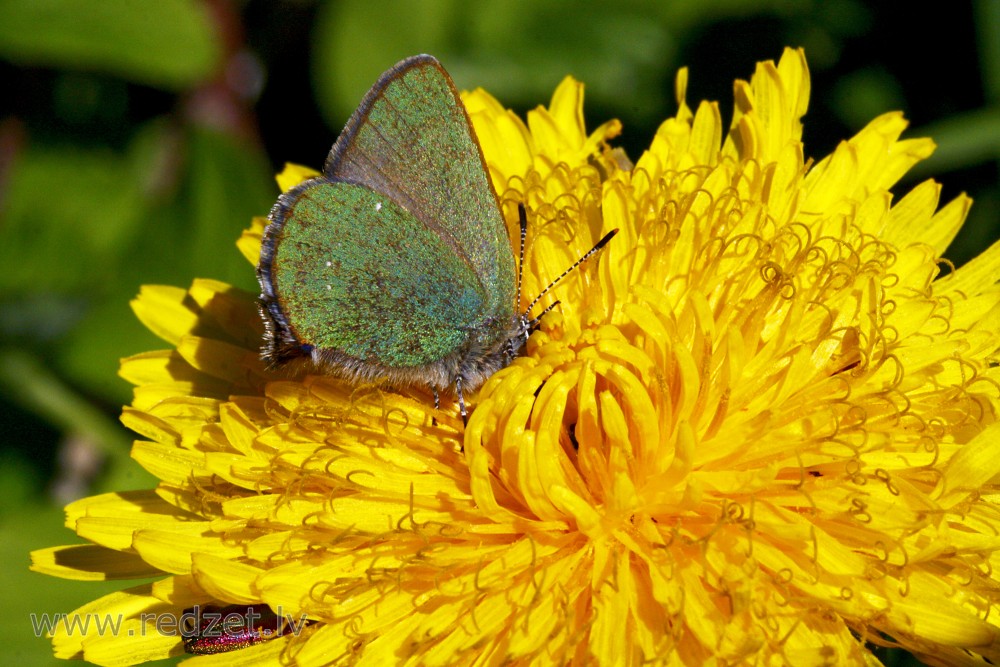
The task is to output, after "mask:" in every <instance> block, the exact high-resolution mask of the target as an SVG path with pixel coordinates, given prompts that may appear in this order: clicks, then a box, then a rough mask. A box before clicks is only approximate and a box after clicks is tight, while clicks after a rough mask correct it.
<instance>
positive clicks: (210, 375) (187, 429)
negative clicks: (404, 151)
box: [34, 50, 1000, 665]
mask: <svg viewBox="0 0 1000 667" xmlns="http://www.w3.org/2000/svg"><path fill="white" fill-rule="evenodd" d="M685 84H686V73H685V72H684V71H682V72H681V73H680V75H679V76H678V79H677V96H678V100H679V102H680V109H679V111H678V113H677V115H676V117H674V118H671V119H668V120H667V121H666V122H664V123H663V124H662V125H661V126H660V128H659V130H658V131H657V133H656V136H655V137H654V138H653V140H652V142H651V144H650V146H649V148H648V150H647V151H646V152H645V153H644V154H643V155H641V156H638V159H637V160H636V161H635V164H634V166H632V165H629V164H627V162H626V161H625V160H623V159H622V156H621V155H620V154H619V153H616V152H614V151H612V150H611V149H610V148H609V146H608V140H609V139H611V138H613V136H614V135H616V134H617V133H618V131H619V129H620V128H619V126H618V124H617V123H609V124H606V125H604V126H602V127H601V128H599V129H598V130H597V131H596V132H593V133H591V134H589V135H588V134H587V132H586V131H585V129H584V126H583V120H582V111H581V109H582V99H583V95H582V86H581V85H580V84H579V83H577V82H575V81H573V80H572V79H567V80H566V81H564V82H563V83H562V84H561V85H560V86H559V88H558V89H557V91H556V93H555V95H554V97H553V100H552V103H551V105H550V107H549V108H548V109H543V108H540V109H537V110H535V111H533V112H530V113H529V114H528V117H527V122H526V123H525V122H522V120H521V119H520V118H518V117H517V116H515V115H513V114H512V113H510V112H508V111H507V110H505V109H504V108H503V107H502V106H501V105H500V104H499V103H497V101H496V100H494V99H493V98H492V97H490V96H489V95H488V94H487V93H485V92H483V91H481V90H477V91H474V92H472V93H470V94H467V95H466V96H465V97H464V101H465V104H466V106H467V108H468V110H469V112H470V115H471V117H472V120H473V123H474V125H475V129H476V132H477V134H478V137H479V139H480V141H481V143H482V147H483V151H484V153H485V155H486V158H487V162H488V163H489V167H490V171H491V175H492V178H493V181H494V183H495V184H496V186H497V189H498V191H499V192H500V193H501V200H502V202H503V207H504V210H505V214H506V217H507V220H508V222H509V224H510V225H511V230H512V231H514V230H515V228H516V208H517V204H518V203H521V202H523V203H524V204H525V205H526V207H527V208H528V210H529V220H530V221H531V222H530V226H529V234H528V235H529V247H528V252H527V257H526V265H525V268H524V276H525V285H524V293H525V294H526V295H533V294H537V293H538V292H539V291H540V290H541V289H543V288H544V287H545V285H546V284H547V283H548V281H550V280H551V279H552V278H553V277H554V276H556V275H558V274H559V273H561V272H562V271H563V270H564V269H565V268H566V267H567V266H569V265H570V264H571V263H572V262H573V261H574V260H575V259H576V258H578V257H579V256H580V255H581V254H582V253H583V252H585V251H586V250H587V249H589V248H590V247H591V246H592V245H593V244H594V243H595V242H596V241H597V240H598V239H599V238H601V236H602V235H603V234H605V233H606V232H607V231H609V230H610V229H613V228H618V229H620V230H621V231H620V233H619V234H618V236H617V237H616V238H615V239H614V240H613V241H612V242H611V243H610V244H609V245H608V246H607V248H605V250H604V251H603V253H602V254H601V255H600V256H599V258H596V261H593V262H591V263H590V264H588V265H587V266H585V267H584V268H582V269H581V270H578V271H576V272H574V273H573V274H571V275H570V277H569V278H567V280H566V281H565V284H563V285H561V286H560V288H559V293H558V298H559V299H560V301H561V306H560V307H559V308H558V309H556V310H554V311H553V312H552V313H551V314H550V315H549V316H547V317H546V318H545V320H544V321H543V325H542V329H541V330H540V331H537V332H536V333H535V334H534V335H533V336H532V337H531V340H530V341H529V344H528V349H527V351H526V353H525V354H524V355H523V356H522V357H520V358H518V359H516V360H515V361H514V363H512V364H511V365H510V366H509V367H507V368H505V369H503V370H501V371H500V372H498V373H496V374H495V375H494V376H493V377H492V378H490V379H489V380H488V381H487V382H486V384H485V385H484V386H483V387H482V388H481V390H480V391H479V392H478V395H473V396H471V397H469V399H470V400H469V402H470V405H471V406H472V414H471V418H470V420H469V423H468V425H467V427H465V428H463V426H462V423H461V420H460V419H459V418H458V416H457V412H456V410H455V409H454V406H451V405H446V406H444V409H442V410H441V411H435V410H434V409H433V402H432V401H431V400H430V398H429V394H427V393H426V392H423V391H421V390H419V389H415V390H411V391H409V392H394V391H387V390H382V389H380V388H379V387H371V386H352V385H350V384H348V383H346V382H344V381H342V380H338V379H334V378H329V377H320V376H304V377H301V378H295V379H287V378H286V379H278V378H276V377H275V376H269V375H268V374H267V373H266V372H265V371H264V369H263V366H262V364H261V362H260V360H259V358H258V349H259V347H260V336H261V325H260V321H259V317H258V315H257V313H256V310H255V298H256V295H254V294H249V293H245V292H242V291H239V290H236V289H234V288H232V287H230V286H228V285H224V284H221V283H218V282H214V281H210V280H196V281H195V282H194V283H193V285H192V286H191V287H190V289H187V290H183V289H178V288H171V287H149V288H146V289H144V290H143V291H142V293H141V294H140V295H139V297H138V299H137V300H136V301H135V304H134V306H135V311H136V313H137V314H138V316H139V317H140V318H141V319H142V321H143V322H144V323H146V324H147V325H148V326H149V327H150V328H151V329H152V330H153V331H155V332H156V333H158V334H159V335H160V336H162V337H163V338H164V339H165V340H166V341H167V342H168V343H169V344H170V349H168V350H165V351H160V352H150V353H148V354H143V355H139V356H136V357H132V358H129V359H126V360H124V361H123V363H122V370H121V373H122V375H123V376H124V377H125V378H126V379H128V380H129V381H131V382H133V383H134V384H135V385H136V391H135V400H134V402H133V404H132V405H131V406H130V407H128V408H126V409H125V412H124V415H123V420H124V422H125V423H126V424H127V425H128V426H129V427H131V428H132V429H134V430H135V431H136V432H137V433H139V434H140V435H141V436H142V437H143V439H142V440H140V441H138V442H136V444H135V447H134V450H133V457H134V458H135V459H136V461H138V462H139V463H140V464H141V465H142V466H143V467H144V468H146V469H147V470H149V471H150V472H152V473H153V474H154V475H156V476H157V477H158V478H159V479H160V483H159V485H158V486H157V488H156V489H154V490H151V491H148V492H139V493H121V494H109V495H104V496H98V497H95V498H88V499H85V500H82V501H79V502H76V503H73V504H72V505H70V506H69V508H68V510H67V514H68V516H67V525H68V526H69V527H70V528H72V529H73V530H75V531H76V532H77V533H78V534H79V535H80V536H82V537H84V538H86V539H87V540H89V541H90V542H91V543H92V545H88V546H76V547H62V548H55V549H51V550H45V551H41V552H37V553H36V554H35V555H34V556H35V561H34V562H35V565H34V567H35V569H37V570H39V571H42V572H46V573H49V574H53V575H56V576H61V577H66V578H73V579H112V578H134V577H145V578H152V579H153V583H149V584H143V585H140V586H137V587H134V588H130V589H126V590H123V591H121V592H119V593H115V594H113V595H109V596H107V597H104V598H101V599H99V600H95V601H94V602H92V603H90V604H88V605H86V606H84V607H82V608H81V609H78V610H77V611H76V612H75V613H74V614H75V615H74V616H73V617H74V618H78V619H88V618H90V619H95V618H99V617H102V616H105V617H106V616H115V617H117V618H120V619H123V621H122V623H121V625H120V627H118V628H117V631H116V632H113V633H108V632H105V633H99V632H96V631H90V632H85V633H81V632H71V631H69V630H66V629H57V630H56V632H55V633H54V637H53V641H54V644H55V651H56V654H57V655H58V656H59V657H65V658H70V657H83V658H85V659H87V660H90V661H92V662H95V663H98V664H104V665H122V664H131V663H137V662H141V661H144V660H150V659H157V658H163V657H166V656H168V655H174V654H178V653H180V652H182V651H183V649H184V642H183V640H182V638H181V637H180V635H179V634H178V633H177V632H169V631H166V630H164V629H163V628H158V627H154V625H155V624H156V623H157V622H158V621H162V619H164V618H179V617H180V616H181V614H183V613H184V612H185V611H187V610H190V609H192V608H195V607H197V606H198V605H202V606H204V605H215V606H216V607H224V608H227V609H234V608H235V609H243V610H244V611H242V612H239V613H237V620H239V619H242V618H244V617H245V616H247V615H248V613H249V611H246V610H256V609H269V610H271V611H272V612H273V613H274V614H283V615H287V617H288V618H289V619H307V621H306V622H300V623H299V624H298V625H297V626H295V628H294V631H292V632H288V631H286V630H287V627H285V629H284V630H282V631H281V632H279V633H278V634H280V636H278V637H277V638H275V639H273V640H271V641H250V642H246V643H243V644H239V645H238V646H237V645H233V646H226V647H225V648H234V649H236V650H233V651H230V652H227V653H221V654H219V655H216V656H205V657H198V658H195V659H194V662H197V663H198V664H201V662H202V661H205V663H206V664H208V663H211V664H247V663H248V662H253V663H254V664H301V665H320V664H355V663H357V664H364V665H386V664H414V665H416V664H420V665H452V664H468V665H488V664H501V663H502V664H580V665H583V664H588V665H589V664H603V665H622V664H645V663H658V664H659V663H663V664H676V665H705V664H735V663H744V662H746V663H753V664H794V665H815V664H830V665H832V664H877V660H876V658H875V657H874V656H873V655H872V653H871V652H870V648H871V646H872V645H898V646H902V647H905V648H906V649H907V650H909V651H911V652H914V653H916V654H917V655H921V656H925V657H927V659H932V660H933V661H935V662H936V663H947V664H952V663H969V664H972V663H974V664H982V662H981V660H982V659H987V660H990V661H993V662H997V661H1000V607H998V605H1000V577H998V575H997V574H996V572H997V571H1000V567H998V566H1000V555H998V554H1000V551H998V550H1000V506H998V501H1000V496H998V494H997V491H996V487H995V480H996V479H997V478H998V474H1000V430H998V427H997V425H996V420H997V413H998V407H1000V383H998V374H1000V370H998V368H997V350H998V348H1000V334H998V331H1000V288H998V286H997V279H998V278H1000V245H996V246H994V247H992V248H990V249H989V250H987V251H986V252H985V253H983V254H982V255H981V256H980V257H979V258H977V259H975V260H973V261H972V262H970V263H969V264H967V265H966V266H963V267H962V268H960V269H958V270H954V268H953V267H951V266H950V265H949V264H948V263H947V262H946V261H944V260H942V259H941V256H942V253H943V252H944V251H945V249H946V248H947V246H948V244H949V242H950V241H951V240H952V238H953V237H954V235H955V233H956V231H957V230H958V229H959V227H960V226H961V224H962V222H963V219H964V217H965V214H966V212H967V210H968V207H969V204H970V202H969V200H968V199H967V198H965V197H959V198H957V199H956V200H954V201H952V202H950V203H947V204H945V205H943V206H940V207H939V202H938V197H939V192H940V189H939V186H938V185H937V184H935V183H933V182H930V181H928V182H925V183H923V184H921V185H918V186H916V187H915V188H913V189H912V190H911V191H910V192H908V193H906V194H905V195H902V196H900V195H899V194H893V193H892V192H890V188H892V187H893V186H894V185H895V184H896V182H897V181H898V179H899V178H900V177H901V176H902V175H903V174H904V173H905V172H906V171H907V170H908V169H909V168H910V167H911V166H912V165H913V164H914V163H916V162H917V161H919V160H921V159H922V158H924V157H926V156H927V155H928V154H930V152H931V151H932V149H933V144H932V143H931V142H930V141H929V140H926V139H911V140H901V139H900V135H901V133H902V132H903V130H904V129H905V127H906V122H905V120H904V119H903V118H902V117H901V115H900V114H898V113H889V114H886V115H884V116H881V117H879V118H876V119H875V120H874V121H872V122H871V123H870V124H869V125H868V126H867V127H865V128H864V129H863V130H862V131H861V132H860V133H858V134H857V136H855V137H854V138H852V139H850V140H848V141H845V142H843V143H842V144H840V145H839V146H838V147H837V148H836V149H835V150H834V152H833V153H832V154H831V155H829V156H828V157H826V158H824V159H822V160H819V161H817V162H813V161H811V160H809V159H807V158H806V156H805V153H804V149H803V145H802V124H801V118H802V116H803V114H804V113H805V112H806V107H807V104H808V100H809V76H808V71H807V69H806V63H805V59H804V56H803V54H802V53H801V52H800V51H794V50H788V51H786V52H785V53H784V54H783V56H782V58H781V60H780V62H779V63H778V64H774V63H773V62H764V63H761V64H759V65H758V66H757V69H756V71H755V72H754V75H753V77H752V78H751V80H750V81H749V82H744V81H739V82H737V84H736V88H735V92H736V96H735V97H736V110H735V115H734V118H733V120H732V124H731V126H730V128H729V130H728V132H726V131H725V130H724V128H723V125H722V120H721V114H720V112H719V109H718V107H717V106H716V105H715V104H711V103H707V102H703V103H701V104H699V105H698V106H697V108H696V109H694V110H692V109H691V108H689V107H688V106H687V105H686V104H685V103H684V94H685ZM303 176H304V174H303V172H301V171H299V172H294V173H293V172H286V175H285V180H283V181H282V186H283V187H289V186H290V185H292V184H294V183H295V182H297V181H298V180H300V179H301V178H302V177H303ZM261 231H262V221H260V220H258V221H256V222H255V224H254V226H253V227H252V228H251V229H250V230H249V231H248V232H247V233H246V234H245V235H244V237H243V238H242V239H241V240H240V248H241V249H242V251H243V252H244V253H245V254H246V255H247V257H248V259H250V260H251V261H252V262H256V261H257V256H258V255H257V253H258V252H259V241H260V233H261ZM512 238H516V235H513V236H512ZM248 270H249V269H248ZM552 298H555V297H553V296H552V295H547V296H546V302H547V303H551V299H552ZM542 305H544V303H543V304H542ZM995 563H996V565H994V564H995ZM213 647H214V646H213V645H209V646H208V648H213ZM196 648H198V647H196ZM201 648H205V646H202V647H201Z"/></svg>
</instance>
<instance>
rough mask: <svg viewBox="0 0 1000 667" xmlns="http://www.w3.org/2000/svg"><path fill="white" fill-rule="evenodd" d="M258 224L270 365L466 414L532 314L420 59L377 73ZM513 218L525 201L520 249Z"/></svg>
mask: <svg viewBox="0 0 1000 667" xmlns="http://www.w3.org/2000/svg"><path fill="white" fill-rule="evenodd" d="M269 220H270V222H269V224H268V226H267V229H266V231H265V233H264V238H263V243H262V246H261V255H260V263H259V264H258V265H257V277H258V279H259V281H260V286H261V298H260V311H261V316H262V318H263V320H264V325H265V330H266V332H265V344H264V349H263V353H262V356H263V358H264V360H265V362H266V363H267V364H268V365H269V366H270V367H272V368H273V367H279V366H282V365H284V364H286V363H288V362H291V361H293V360H295V359H307V360H310V361H311V362H312V363H313V364H314V365H315V366H316V367H317V368H319V369H321V370H323V371H328V372H331V373H334V374H337V375H341V376H345V377H348V378H351V379H355V380H381V379H384V380H388V381H389V382H390V383H391V384H396V385H407V384H422V385H426V386H430V387H431V388H432V389H433V390H434V392H435V396H436V395H437V392H438V391H439V390H441V389H444V388H447V387H454V388H455V393H456V395H457V397H458V400H459V406H460V408H461V411H462V416H463V419H464V418H465V415H466V411H465V403H464V400H463V397H462V392H463V390H465V391H470V390H474V389H476V388H478V387H479V386H480V385H481V384H482V383H483V382H485V381H486V379H487V378H488V377H489V376H490V375H492V374H493V373H495V372H496V371H498V370H499V369H501V368H503V367H504V366H506V365H507V364H509V363H510V362H511V360H512V359H513V358H514V357H515V356H516V355H517V354H518V352H519V350H520V348H521V347H522V345H523V344H524V342H525V341H526V340H527V337H528V335H529V334H530V333H531V331H532V330H533V329H534V328H535V327H536V326H537V325H538V320H539V318H540V317H541V315H539V316H538V317H536V318H533V319H532V318H530V317H529V316H528V314H527V313H528V312H529V311H530V310H531V307H532V306H534V303H532V305H531V306H529V308H528V309H527V310H526V311H524V312H521V311H520V310H519V301H520V279H519V275H518V274H517V273H516V271H515V262H514V254H513V251H512V249H511V243H510V239H509V237H508V235H507V228H506V225H505V223H504V219H503V215H502V213H501V211H500V204H499V200H498V198H497V195H496V192H495V191H494V189H493V185H492V183H491V182H490V177H489V172H488V171H487V168H486V163H485V161H484V159H483V153H482V150H481V149H480V146H479V142H478V140H477V139H476V135H475V132H474V131H473V129H472V124H471V123H470V121H469V117H468V115H467V113H466V111H465V107H464V106H463V105H462V101H461V99H460V97H459V95H458V91H457V90H456V88H455V84H454V83H453V82H452V80H451V77H450V76H448V73H447V72H446V71H445V70H444V68H443V67H442V66H441V64H440V63H439V62H438V61H437V60H436V59H435V58H433V57H431V56H427V55H421V56H414V57H412V58H407V59H406V60H403V61H402V62H400V63H398V64H397V65H395V66H394V67H393V68H392V69H390V70H388V71H387V72H385V73H384V74H383V75H382V76H381V77H380V78H379V80H378V81H377V82H376V83H375V85H374V86H373V87H372V88H371V90H369V91H368V94H367V95H365V98H364V100H362V102H361V105H360V106H359V107H358V109H357V110H356V111H355V112H354V114H353V115H352V116H351V118H350V120H349V121H348V123H347V125H346V126H345V128H344V130H343V132H342V133H341V134H340V137H338V139H337V141H336V143H335V144H334V146H333V148H332V150H331V151H330V154H329V156H328V157H327V160H326V164H325V165H324V167H323V174H322V176H320V177H317V178H314V179H311V180H308V181H306V182H304V183H302V184H301V185H299V186H297V187H295V188H293V189H291V190H289V191H288V192H286V193H284V194H283V195H281V197H280V198H279V199H278V201H277V203H276V204H275V205H274V207H273V208H272V210H271V213H270V216H269ZM525 224H526V223H525V214H524V210H523V208H522V209H521V230H522V231H521V237H522V238H521V248H522V255H523V247H524V228H525ZM609 238H610V235H609V236H608V237H605V238H604V239H602V241H601V242H600V243H599V244H598V246H597V247H595V249H594V250H592V251H591V252H589V253H587V255H585V256H584V258H582V259H581V260H580V261H581V262H582V261H583V259H586V257H589V256H590V255H591V254H592V253H593V252H595V251H596V250H597V249H598V248H599V247H600V246H602V245H603V244H604V243H605V242H607V240H608V239H609ZM579 263H580V262H577V263H576V264H574V267H575V266H577V265H578V264H579ZM571 268H572V267H571ZM563 275H565V274H563ZM557 280H558V279H557ZM553 284H554V282H553ZM550 286H551V285H550ZM536 302H537V299H536ZM542 314H544V313H542Z"/></svg>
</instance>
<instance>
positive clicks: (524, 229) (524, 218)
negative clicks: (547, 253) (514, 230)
mask: <svg viewBox="0 0 1000 667" xmlns="http://www.w3.org/2000/svg"><path fill="white" fill-rule="evenodd" d="M517 217H518V218H519V219H520V223H521V257H520V259H518V261H517V301H515V302H514V303H516V304H518V305H520V303H521V276H522V275H524V239H525V237H526V236H527V235H528V214H527V212H526V211H525V210H524V204H523V203H519V204H518V205H517Z"/></svg>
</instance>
